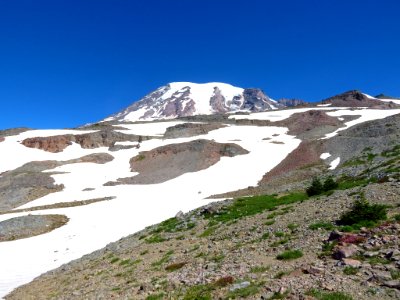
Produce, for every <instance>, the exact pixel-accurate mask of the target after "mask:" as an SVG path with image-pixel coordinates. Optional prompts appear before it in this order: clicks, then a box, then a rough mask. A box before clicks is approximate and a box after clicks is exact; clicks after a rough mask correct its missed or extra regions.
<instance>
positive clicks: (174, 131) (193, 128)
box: [164, 123, 226, 139]
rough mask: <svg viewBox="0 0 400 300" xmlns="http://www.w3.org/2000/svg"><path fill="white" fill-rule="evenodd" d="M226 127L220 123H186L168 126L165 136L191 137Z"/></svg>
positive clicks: (169, 137)
mask: <svg viewBox="0 0 400 300" xmlns="http://www.w3.org/2000/svg"><path fill="white" fill-rule="evenodd" d="M223 127H226V125H223V124H218V123H208V124H204V123H184V124H177V125H175V126H171V127H168V128H167V130H166V131H165V134H164V138H167V139H174V138H180V137H191V136H196V135H201V134H207V133H209V132H210V131H212V130H216V129H219V128H223Z"/></svg>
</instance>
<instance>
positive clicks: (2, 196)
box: [0, 153, 114, 212]
mask: <svg viewBox="0 0 400 300" xmlns="http://www.w3.org/2000/svg"><path fill="white" fill-rule="evenodd" d="M113 159H114V157H113V156H112V155H110V154H108V153H95V154H90V155H86V156H83V157H81V158H77V159H71V160H68V161H55V160H51V161H33V162H29V163H27V164H25V165H23V166H21V167H19V168H17V169H15V170H12V171H7V172H4V173H2V174H1V177H0V212H1V211H8V210H11V209H13V208H15V207H18V206H21V205H23V204H26V203H28V202H30V201H33V200H36V199H38V198H41V197H44V196H46V195H48V194H51V193H55V192H59V191H61V190H63V188H64V185H62V184H55V180H54V179H53V177H51V175H52V174H53V173H51V172H43V171H45V170H50V169H54V168H56V167H59V166H62V165H67V164H73V163H98V164H104V163H107V162H109V161H111V160H113Z"/></svg>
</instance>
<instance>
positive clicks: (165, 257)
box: [151, 250, 174, 267]
mask: <svg viewBox="0 0 400 300" xmlns="http://www.w3.org/2000/svg"><path fill="white" fill-rule="evenodd" d="M172 254H174V251H172V250H170V251H168V252H167V253H165V254H164V255H163V257H161V259H160V260H158V261H155V262H153V263H152V264H151V265H152V266H153V267H159V266H161V265H162V264H164V263H166V262H167V261H168V260H169V259H170V257H171V255H172Z"/></svg>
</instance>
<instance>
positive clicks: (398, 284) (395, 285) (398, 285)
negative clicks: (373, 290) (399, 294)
mask: <svg viewBox="0 0 400 300" xmlns="http://www.w3.org/2000/svg"><path fill="white" fill-rule="evenodd" d="M382 285H384V286H387V287H389V288H392V289H398V290H400V281H399V280H388V281H385V282H383V284H382Z"/></svg>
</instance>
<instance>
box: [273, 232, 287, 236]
mask: <svg viewBox="0 0 400 300" xmlns="http://www.w3.org/2000/svg"><path fill="white" fill-rule="evenodd" d="M274 234H275V236H276V237H284V236H285V233H284V232H283V231H276V232H275V233H274Z"/></svg>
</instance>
